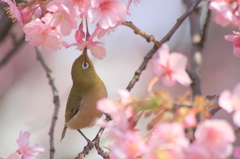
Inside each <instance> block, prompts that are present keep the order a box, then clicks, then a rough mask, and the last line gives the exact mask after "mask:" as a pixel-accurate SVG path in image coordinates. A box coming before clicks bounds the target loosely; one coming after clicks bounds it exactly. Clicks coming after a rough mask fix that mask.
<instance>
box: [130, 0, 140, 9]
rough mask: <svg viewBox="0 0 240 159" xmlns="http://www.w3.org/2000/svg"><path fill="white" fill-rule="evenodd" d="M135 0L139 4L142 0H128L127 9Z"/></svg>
mask: <svg viewBox="0 0 240 159" xmlns="http://www.w3.org/2000/svg"><path fill="white" fill-rule="evenodd" d="M133 1H134V3H135V4H137V3H139V2H140V1H141V0H128V4H127V10H129V8H130V5H131V4H132V2H133Z"/></svg>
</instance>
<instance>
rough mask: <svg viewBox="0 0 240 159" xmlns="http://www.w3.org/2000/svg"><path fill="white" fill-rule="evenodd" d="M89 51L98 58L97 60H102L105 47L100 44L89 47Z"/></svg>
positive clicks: (104, 54)
mask: <svg viewBox="0 0 240 159" xmlns="http://www.w3.org/2000/svg"><path fill="white" fill-rule="evenodd" d="M90 51H91V53H92V55H93V56H94V57H96V58H98V59H99V60H102V59H103V58H104V57H105V56H106V49H105V48H104V47H101V46H93V47H90Z"/></svg>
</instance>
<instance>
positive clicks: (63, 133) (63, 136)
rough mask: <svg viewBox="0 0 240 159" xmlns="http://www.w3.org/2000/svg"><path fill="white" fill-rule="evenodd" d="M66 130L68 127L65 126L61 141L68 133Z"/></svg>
mask: <svg viewBox="0 0 240 159" xmlns="http://www.w3.org/2000/svg"><path fill="white" fill-rule="evenodd" d="M66 131H67V127H66V126H64V128H63V131H62V137H61V141H62V139H63V138H64V136H65V134H66Z"/></svg>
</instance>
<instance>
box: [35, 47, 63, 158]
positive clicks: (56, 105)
mask: <svg viewBox="0 0 240 159" xmlns="http://www.w3.org/2000/svg"><path fill="white" fill-rule="evenodd" d="M35 49H36V54H37V60H38V61H39V62H40V63H41V65H42V67H43V69H44V70H45V72H46V74H47V78H48V80H49V85H50V86H51V88H52V93H53V103H54V112H53V117H52V122H51V127H50V130H49V133H48V134H49V136H50V150H49V151H50V159H54V153H55V148H54V129H55V125H56V122H57V118H58V112H59V108H60V101H59V95H58V91H57V88H56V86H55V84H54V79H53V76H52V71H51V70H50V69H49V67H48V66H47V64H46V62H45V61H44V59H43V57H42V54H41V52H40V50H39V49H38V47H35Z"/></svg>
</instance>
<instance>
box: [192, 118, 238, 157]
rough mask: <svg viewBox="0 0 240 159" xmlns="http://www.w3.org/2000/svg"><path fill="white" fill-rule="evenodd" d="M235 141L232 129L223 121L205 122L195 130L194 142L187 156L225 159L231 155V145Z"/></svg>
mask: <svg viewBox="0 0 240 159" xmlns="http://www.w3.org/2000/svg"><path fill="white" fill-rule="evenodd" d="M235 140H236V137H235V135H234V131H233V128H232V127H231V125H230V124H228V123H227V122H226V121H225V120H218V119H212V120H205V121H203V122H202V123H200V124H199V125H198V127H197V129H196V132H195V141H194V143H193V144H192V145H191V146H190V149H189V156H191V157H193V156H194V158H196V157H198V158H211V159H225V158H227V157H229V156H230V155H231V154H232V151H233V146H232V143H233V142H234V141H235ZM200 156H201V157H200Z"/></svg>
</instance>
